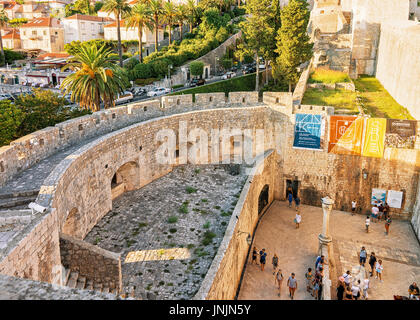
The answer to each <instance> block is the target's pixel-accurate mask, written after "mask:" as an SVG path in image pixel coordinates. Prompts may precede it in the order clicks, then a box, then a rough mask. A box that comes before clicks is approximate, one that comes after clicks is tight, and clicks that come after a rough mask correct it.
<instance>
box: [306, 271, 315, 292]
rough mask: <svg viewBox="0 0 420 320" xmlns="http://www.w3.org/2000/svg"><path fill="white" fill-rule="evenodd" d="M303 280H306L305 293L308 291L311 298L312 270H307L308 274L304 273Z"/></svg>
mask: <svg viewBox="0 0 420 320" xmlns="http://www.w3.org/2000/svg"><path fill="white" fill-rule="evenodd" d="M305 279H306V291H308V292H309V293H310V294H311V295H312V296H313V292H312V287H313V281H314V275H313V273H312V268H308V272H306V273H305Z"/></svg>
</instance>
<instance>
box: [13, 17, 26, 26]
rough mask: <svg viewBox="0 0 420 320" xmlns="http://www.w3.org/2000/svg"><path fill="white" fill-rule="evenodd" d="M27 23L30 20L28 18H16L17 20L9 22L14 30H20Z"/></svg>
mask: <svg viewBox="0 0 420 320" xmlns="http://www.w3.org/2000/svg"><path fill="white" fill-rule="evenodd" d="M27 22H28V19H26V18H15V19H11V20H9V26H11V27H12V28H19V27H20V26H21V25H23V24H25V23H27Z"/></svg>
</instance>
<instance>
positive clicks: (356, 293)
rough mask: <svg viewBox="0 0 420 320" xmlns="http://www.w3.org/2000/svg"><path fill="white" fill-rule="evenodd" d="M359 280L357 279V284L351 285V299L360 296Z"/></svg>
mask: <svg viewBox="0 0 420 320" xmlns="http://www.w3.org/2000/svg"><path fill="white" fill-rule="evenodd" d="M359 286H360V280H357V284H353V285H352V287H351V293H352V294H353V299H354V300H357V299H358V298H359V297H360V287H359Z"/></svg>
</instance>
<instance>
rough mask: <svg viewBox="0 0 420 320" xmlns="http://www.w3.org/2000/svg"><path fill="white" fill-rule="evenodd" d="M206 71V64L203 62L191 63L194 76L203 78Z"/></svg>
mask: <svg viewBox="0 0 420 320" xmlns="http://www.w3.org/2000/svg"><path fill="white" fill-rule="evenodd" d="M203 70H204V63H203V62H201V61H193V62H191V63H190V72H191V74H192V75H193V76H201V75H202V74H203Z"/></svg>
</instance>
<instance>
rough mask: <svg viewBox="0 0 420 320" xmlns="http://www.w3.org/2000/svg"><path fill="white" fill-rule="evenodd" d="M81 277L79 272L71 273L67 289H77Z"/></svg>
mask: <svg viewBox="0 0 420 320" xmlns="http://www.w3.org/2000/svg"><path fill="white" fill-rule="evenodd" d="M78 277H79V273H78V272H71V273H70V278H69V281H68V282H67V287H70V288H73V289H74V288H76V285H77V278H78Z"/></svg>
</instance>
